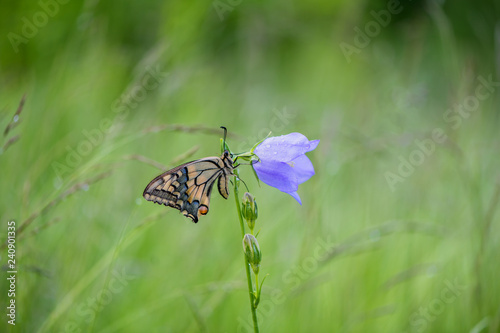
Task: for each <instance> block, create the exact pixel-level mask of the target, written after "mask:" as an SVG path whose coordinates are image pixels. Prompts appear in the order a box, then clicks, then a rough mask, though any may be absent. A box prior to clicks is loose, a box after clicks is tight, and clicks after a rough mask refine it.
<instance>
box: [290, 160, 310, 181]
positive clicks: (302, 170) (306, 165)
mask: <svg viewBox="0 0 500 333" xmlns="http://www.w3.org/2000/svg"><path fill="white" fill-rule="evenodd" d="M289 164H291V167H292V169H293V171H294V172H295V175H296V176H297V182H298V183H299V184H302V183H303V182H305V181H306V180H308V179H309V178H311V177H312V176H314V174H315V172H314V166H313V164H312V163H311V160H310V159H309V158H308V157H307V156H306V155H300V156H299V157H297V158H296V159H294V160H293V161H291V162H290V163H289Z"/></svg>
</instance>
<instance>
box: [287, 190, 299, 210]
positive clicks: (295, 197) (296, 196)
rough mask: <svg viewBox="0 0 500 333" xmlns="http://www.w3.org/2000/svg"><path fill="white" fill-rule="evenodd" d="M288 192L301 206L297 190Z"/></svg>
mask: <svg viewBox="0 0 500 333" xmlns="http://www.w3.org/2000/svg"><path fill="white" fill-rule="evenodd" d="M288 194H290V195H291V196H292V197H293V198H294V199H295V200H297V201H298V202H299V204H300V205H301V206H302V200H300V197H299V195H298V193H297V191H295V192H290V193H288Z"/></svg>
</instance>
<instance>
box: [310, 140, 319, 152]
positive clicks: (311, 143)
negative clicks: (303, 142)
mask: <svg viewBox="0 0 500 333" xmlns="http://www.w3.org/2000/svg"><path fill="white" fill-rule="evenodd" d="M318 144H319V140H312V141H309V149H307V151H313V150H314V149H316V147H317V146H318Z"/></svg>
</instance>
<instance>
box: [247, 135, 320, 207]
mask: <svg viewBox="0 0 500 333" xmlns="http://www.w3.org/2000/svg"><path fill="white" fill-rule="evenodd" d="M318 143H319V140H312V141H309V140H308V139H307V138H306V137H305V136H304V135H303V134H300V133H290V134H287V135H282V136H275V137H271V138H267V139H265V140H264V141H262V142H261V143H260V144H259V145H258V146H257V147H256V148H255V150H254V151H253V153H254V154H255V155H257V156H258V157H259V161H258V162H254V163H253V167H254V169H255V172H256V173H257V176H258V177H259V179H260V180H261V181H262V182H264V183H266V184H267V185H269V186H272V187H276V188H277V189H278V190H280V191H282V192H285V193H288V194H290V195H291V196H292V197H294V198H295V200H297V201H298V202H299V204H301V205H302V202H301V200H300V197H299V195H298V194H297V190H298V188H299V184H302V183H303V182H305V181H306V180H308V179H309V178H311V177H312V176H313V175H314V167H313V165H312V163H311V161H310V160H309V158H307V156H306V155H305V153H307V152H308V151H312V150H314V149H316V147H317V146H318Z"/></svg>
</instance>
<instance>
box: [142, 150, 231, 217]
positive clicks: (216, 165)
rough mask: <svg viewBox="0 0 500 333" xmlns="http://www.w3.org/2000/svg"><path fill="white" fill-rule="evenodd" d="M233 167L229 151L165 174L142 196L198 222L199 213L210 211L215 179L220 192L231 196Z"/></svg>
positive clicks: (150, 184)
mask: <svg viewBox="0 0 500 333" xmlns="http://www.w3.org/2000/svg"><path fill="white" fill-rule="evenodd" d="M233 169H234V166H233V159H232V158H231V153H230V152H229V151H228V150H225V151H224V153H223V154H222V156H221V157H217V156H214V157H206V158H202V159H199V160H196V161H191V162H188V163H184V164H182V165H179V166H178V167H175V168H173V169H171V170H168V171H166V172H164V173H162V174H161V175H159V176H158V177H156V178H155V179H153V180H152V181H151V182H150V183H149V184H148V186H146V189H145V190H144V193H143V194H142V195H143V197H144V198H145V199H146V200H148V201H152V202H154V203H157V204H160V205H161V204H163V205H165V206H169V207H172V208H175V209H178V210H180V211H181V213H182V214H184V216H187V217H189V218H190V219H191V220H193V222H194V223H197V222H198V213H200V214H201V215H206V214H207V213H208V209H209V206H210V195H211V194H212V188H213V185H214V183H215V181H217V188H218V190H219V193H220V195H222V197H224V199H227V198H228V196H229V191H228V188H227V186H228V181H229V177H230V176H233V175H234V173H233Z"/></svg>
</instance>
